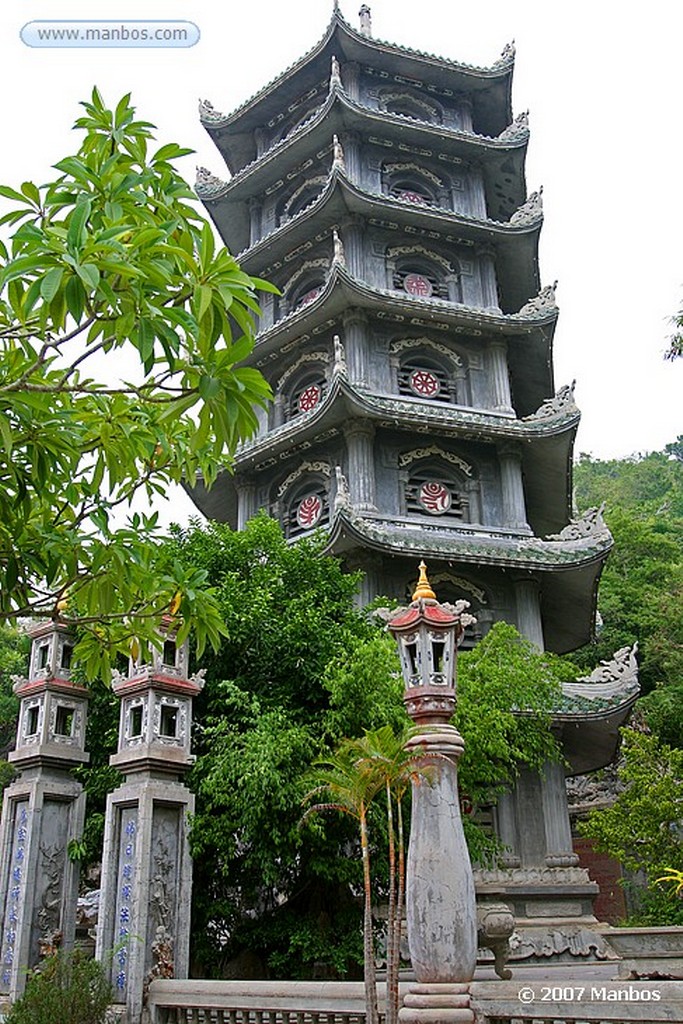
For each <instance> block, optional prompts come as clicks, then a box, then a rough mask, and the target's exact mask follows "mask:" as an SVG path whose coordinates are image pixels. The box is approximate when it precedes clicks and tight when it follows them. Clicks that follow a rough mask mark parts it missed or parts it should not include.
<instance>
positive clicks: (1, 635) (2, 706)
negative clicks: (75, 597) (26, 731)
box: [0, 622, 29, 757]
mask: <svg viewBox="0 0 683 1024" xmlns="http://www.w3.org/2000/svg"><path fill="white" fill-rule="evenodd" d="M28 651H29V643H28V639H27V637H26V636H24V634H23V633H22V632H21V631H20V630H19V629H17V628H16V627H15V626H14V625H11V624H10V623H7V622H0V755H2V756H3V757H4V756H5V755H6V754H7V751H8V750H9V749H10V748H11V747H12V746H13V744H14V738H15V736H16V732H17V712H18V711H19V701H18V699H17V697H16V695H15V693H14V682H13V677H14V676H22V675H24V674H25V672H26V668H27V663H28Z"/></svg>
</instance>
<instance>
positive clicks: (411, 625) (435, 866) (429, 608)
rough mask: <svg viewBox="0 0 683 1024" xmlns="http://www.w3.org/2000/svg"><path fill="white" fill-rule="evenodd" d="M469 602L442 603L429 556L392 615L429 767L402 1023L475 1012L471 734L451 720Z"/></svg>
mask: <svg viewBox="0 0 683 1024" xmlns="http://www.w3.org/2000/svg"><path fill="white" fill-rule="evenodd" d="M466 607H467V602H466V601H459V602H458V603H457V604H456V605H447V604H443V605H442V604H439V603H438V602H437V601H436V598H435V595H434V592H433V591H432V589H431V587H430V586H429V582H428V580H427V576H426V568H425V565H424V563H421V565H420V580H419V582H418V585H417V588H416V590H415V593H414V594H413V602H412V604H411V605H410V607H409V608H399V609H398V610H397V611H396V612H394V613H393V614H392V615H391V617H390V618H389V620H388V628H389V631H390V632H391V633H392V635H393V636H394V638H395V639H396V641H397V643H398V648H399V655H400V658H401V668H402V672H403V678H404V683H405V696H404V703H405V705H406V710H407V711H408V714H409V715H410V717H411V718H412V719H413V721H414V722H415V724H416V725H417V726H418V730H417V732H416V735H415V736H414V737H413V738H412V739H411V740H410V741H409V745H410V747H411V748H412V749H413V750H415V751H416V752H420V753H421V754H422V761H423V763H424V764H425V765H426V766H427V768H428V770H429V771H428V777H427V779H422V780H421V781H420V783H419V784H415V785H413V805H412V812H411V829H410V844H409V847H408V858H407V864H406V917H407V923H408V948H409V950H410V957H411V961H412V964H413V970H414V971H415V976H416V979H417V984H413V985H411V987H410V989H409V991H408V993H407V994H406V996H405V998H404V1002H403V1006H402V1007H401V1010H400V1012H399V1020H400V1021H401V1022H402V1024H440V1022H443V1021H448V1022H456V1021H467V1022H472V1021H474V1014H473V1012H472V1011H471V1010H470V1007H469V1000H470V997H469V982H470V981H471V980H472V978H473V976H474V969H475V966H476V959H477V912H476V902H475V892H474V879H473V876H472V865H471V863H470V858H469V853H468V850H467V845H466V843H465V836H464V832H463V827H462V820H461V817H460V800H459V796H458V767H457V766H458V760H459V758H460V756H461V754H462V752H463V741H462V738H461V736H460V734H459V733H458V731H457V729H456V728H455V727H454V726H452V725H450V724H449V722H450V718H451V716H452V714H453V711H454V710H455V700H456V699H455V667H456V641H458V640H459V639H460V638H461V636H462V633H463V630H464V626H465V625H466V624H468V623H469V622H472V621H473V619H472V617H471V616H469V615H467V614H463V610H464V608H466Z"/></svg>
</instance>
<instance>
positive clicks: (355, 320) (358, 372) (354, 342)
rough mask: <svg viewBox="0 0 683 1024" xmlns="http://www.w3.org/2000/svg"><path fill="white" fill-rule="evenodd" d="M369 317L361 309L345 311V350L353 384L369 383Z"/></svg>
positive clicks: (347, 366) (350, 379)
mask: <svg viewBox="0 0 683 1024" xmlns="http://www.w3.org/2000/svg"><path fill="white" fill-rule="evenodd" d="M367 330H368V318H367V316H366V314H365V313H364V312H363V310H361V309H347V310H346V312H345V313H344V350H345V352H346V368H347V371H348V375H349V381H350V382H351V384H360V385H366V386H367V384H368V341H367Z"/></svg>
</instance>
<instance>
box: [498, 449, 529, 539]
mask: <svg viewBox="0 0 683 1024" xmlns="http://www.w3.org/2000/svg"><path fill="white" fill-rule="evenodd" d="M498 461H499V462H500V477H501V485H502V491H503V525H504V526H506V527H508V528H509V529H513V530H514V529H523V530H528V529H529V524H528V523H527V519H526V508H525V502H524V487H523V485H522V459H521V456H520V454H519V452H518V451H517V449H516V448H502V449H501V450H500V451H499V453H498Z"/></svg>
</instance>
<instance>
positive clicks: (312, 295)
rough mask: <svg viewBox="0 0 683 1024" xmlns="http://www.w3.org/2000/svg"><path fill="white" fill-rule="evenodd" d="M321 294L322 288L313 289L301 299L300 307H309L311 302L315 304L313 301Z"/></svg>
mask: <svg viewBox="0 0 683 1024" xmlns="http://www.w3.org/2000/svg"><path fill="white" fill-rule="evenodd" d="M319 294H320V286H318V287H317V288H311V290H310V291H309V292H306V294H305V295H302V296H301V298H300V299H299V305H300V306H307V305H308V303H309V302H313V299H314V298H315V297H316V295H319Z"/></svg>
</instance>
